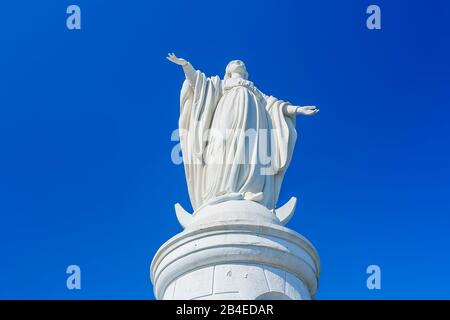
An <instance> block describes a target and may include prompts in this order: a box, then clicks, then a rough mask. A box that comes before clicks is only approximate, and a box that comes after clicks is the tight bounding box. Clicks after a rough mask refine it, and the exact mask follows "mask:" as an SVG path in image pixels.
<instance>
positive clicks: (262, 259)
mask: <svg viewBox="0 0 450 320" xmlns="http://www.w3.org/2000/svg"><path fill="white" fill-rule="evenodd" d="M318 274H319V257H318V255H317V252H316V250H315V249H314V247H313V246H312V244H311V243H310V242H309V241H308V240H306V239H305V238H304V237H302V236H301V235H299V234H298V233H296V232H294V231H292V230H290V229H288V228H286V227H284V226H282V225H281V224H280V223H279V222H277V219H276V216H275V214H274V213H273V212H272V211H270V210H268V209H267V208H265V207H263V206H261V205H259V204H257V203H255V202H252V201H246V200H237V201H227V202H224V203H220V204H216V205H212V206H208V207H205V208H203V209H202V210H201V212H200V211H199V212H197V213H195V214H194V215H193V222H192V223H191V224H190V225H189V227H187V228H186V229H185V230H184V231H183V232H181V233H179V234H178V235H176V236H175V237H173V238H172V239H170V240H169V241H167V242H166V243H165V244H164V245H162V246H161V248H160V249H159V250H158V252H157V254H156V255H155V257H154V259H153V262H152V265H151V280H152V283H153V285H154V293H155V297H156V298H157V299H164V300H167V299H182V300H187V299H232V300H240V299H246V300H255V299H266V300H277V299H295V300H301V299H311V298H312V297H314V294H315V293H316V290H317V281H318Z"/></svg>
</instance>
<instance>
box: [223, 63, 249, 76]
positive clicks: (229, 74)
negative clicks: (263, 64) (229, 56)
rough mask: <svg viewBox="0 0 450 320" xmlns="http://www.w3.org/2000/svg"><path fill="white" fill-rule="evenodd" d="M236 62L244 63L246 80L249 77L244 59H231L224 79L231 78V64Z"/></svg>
mask: <svg viewBox="0 0 450 320" xmlns="http://www.w3.org/2000/svg"><path fill="white" fill-rule="evenodd" d="M236 63H241V64H242V66H243V67H244V70H245V74H244V79H245V80H247V79H248V72H247V68H246V67H245V63H244V62H243V61H241V60H231V61H230V62H228V64H227V67H226V69H225V76H224V78H223V79H224V80H227V79H230V78H231V70H230V69H231V66H232V65H233V64H236Z"/></svg>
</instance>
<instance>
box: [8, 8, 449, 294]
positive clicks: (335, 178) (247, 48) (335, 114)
mask: <svg viewBox="0 0 450 320" xmlns="http://www.w3.org/2000/svg"><path fill="white" fill-rule="evenodd" d="M373 3H374V4H378V5H379V6H380V7H381V10H382V30H380V31H370V30H368V29H367V28H366V27H365V20H366V17H367V15H366V13H365V11H366V8H367V6H368V5H369V4H373ZM69 4H78V5H79V6H80V7H81V10H82V30H81V31H69V30H68V29H67V28H66V23H65V19H66V8H67V6H68V5H69ZM449 25H450V4H449V3H448V1H374V2H368V1H332V0H330V1H324V0H321V1H294V0H292V1H263V0H259V1H242V0H240V1H147V0H140V1H124V0H122V1H103V0H95V1H92V0H89V1H88V0H73V1H70V2H69V1H65V0H60V1H51V0H40V1H2V2H1V3H0V39H1V47H0V48H1V50H0V298H19V299H22V298H38V299H48V298H56V299H80V298H84V299H93V298H102V299H103V298H104V299H110V298H111V299H116V298H117V299H118V298H124V299H129V298H133V299H152V298H153V294H152V286H151V283H150V280H149V264H150V261H151V259H152V257H153V255H154V254H155V252H156V250H157V249H158V247H159V246H160V245H161V244H162V243H163V242H164V241H166V240H167V239H169V238H170V237H171V236H173V235H174V234H176V233H177V232H179V231H181V227H180V226H179V225H178V223H177V220H176V217H175V213H174V210H173V205H174V203H176V202H180V203H182V204H183V205H184V206H185V207H189V200H188V193H187V190H186V184H185V180H184V173H183V168H182V166H176V165H174V164H172V162H171V158H170V152H171V149H172V148H173V146H174V145H175V143H174V142H171V141H170V135H171V133H172V131H173V130H174V129H176V127H177V121H178V111H179V105H178V101H179V90H180V88H181V84H182V80H183V74H182V72H181V70H180V69H178V68H177V67H175V66H174V65H172V64H170V63H169V62H167V61H166V60H165V58H164V57H165V55H166V54H167V52H172V51H173V52H175V53H177V54H178V55H179V56H181V57H185V58H187V59H189V60H190V61H191V62H192V63H193V65H194V66H195V67H197V68H199V69H201V70H203V71H204V72H206V73H207V74H209V75H215V74H219V75H223V73H224V68H225V66H226V63H227V62H228V61H229V60H231V59H236V58H238V59H242V60H244V61H245V62H246V63H247V67H248V70H249V73H250V78H251V80H253V81H254V82H255V84H256V85H257V86H258V87H259V88H260V89H261V90H262V91H263V92H265V93H268V94H272V95H274V96H276V97H279V98H281V99H285V100H289V101H292V102H294V103H296V104H303V105H311V104H314V105H318V106H319V107H320V109H321V113H320V114H319V115H318V116H317V117H314V118H300V119H299V121H298V123H297V129H298V132H299V140H298V141H297V146H296V150H295V154H294V158H293V162H292V164H291V167H290V169H289V171H288V173H287V176H286V179H285V182H284V185H283V188H282V192H281V197H280V203H283V202H284V201H286V200H287V199H289V198H290V197H291V196H294V195H295V196H297V197H298V198H299V200H300V204H299V208H298V211H297V213H296V215H295V216H294V218H293V220H292V221H291V222H290V224H289V227H291V228H292V229H295V230H296V231H298V232H300V233H302V234H303V235H305V236H306V237H307V238H308V239H310V240H311V241H312V242H313V243H314V245H315V246H316V248H317V250H318V252H319V253H320V256H321V261H322V274H321V277H320V288H319V292H318V295H317V298H318V299H333V298H337V299H346V298H356V299H366V298H367V299H379V298H384V299H391V298H414V299H416V298H447V299H448V298H450V291H449V286H450V275H449V272H448V270H449V269H450V250H449V249H450V234H449V228H450V215H449V214H450V126H449V118H450V61H449V59H450V27H449ZM70 264H77V265H79V266H80V267H81V270H82V289H81V290H80V291H69V290H67V289H66V277H67V275H66V273H65V270H66V267H67V266H68V265H70ZM370 264H377V265H379V266H380V267H381V269H382V290H380V291H376V292H375V291H369V290H368V289H367V288H366V277H367V275H366V267H367V266H368V265H370Z"/></svg>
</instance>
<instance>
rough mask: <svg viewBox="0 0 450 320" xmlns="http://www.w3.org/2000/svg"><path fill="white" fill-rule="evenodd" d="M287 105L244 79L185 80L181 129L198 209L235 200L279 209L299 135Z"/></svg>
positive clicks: (189, 180)
mask: <svg viewBox="0 0 450 320" xmlns="http://www.w3.org/2000/svg"><path fill="white" fill-rule="evenodd" d="M287 104H289V103H288V102H284V101H281V100H278V99H276V98H274V97H272V96H266V95H264V94H263V93H261V92H260V91H259V90H258V89H257V88H256V87H255V86H254V85H253V83H252V82H251V81H248V80H244V79H233V78H230V79H226V80H221V79H220V78H219V77H217V76H215V77H211V78H208V77H206V76H205V75H204V74H203V73H202V72H200V71H197V72H196V75H195V84H194V83H190V82H189V81H188V80H185V82H184V83H183V87H182V90H181V97H180V109H181V110H180V119H179V129H180V142H181V150H182V154H183V162H184V168H185V174H186V180H187V184H188V191H189V196H190V199H191V203H192V206H193V208H194V210H197V209H199V208H200V207H202V206H204V205H207V204H212V203H217V202H220V201H227V200H231V199H247V200H252V201H256V202H259V203H261V204H262V205H264V206H266V207H267V208H269V209H274V208H275V206H276V202H277V200H278V195H279V192H280V188H281V183H282V181H283V177H284V174H285V172H286V169H287V167H288V166H289V163H290V160H291V157H292V153H293V149H294V144H295V141H296V137H297V133H296V130H295V116H292V117H291V116H286V115H284V114H283V111H282V110H283V107H285V105H287Z"/></svg>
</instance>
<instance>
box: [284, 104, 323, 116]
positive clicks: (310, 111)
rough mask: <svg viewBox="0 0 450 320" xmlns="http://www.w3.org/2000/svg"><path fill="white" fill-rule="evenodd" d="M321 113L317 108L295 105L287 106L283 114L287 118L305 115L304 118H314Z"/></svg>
mask: <svg viewBox="0 0 450 320" xmlns="http://www.w3.org/2000/svg"><path fill="white" fill-rule="evenodd" d="M318 112H319V109H317V107H315V106H303V107H297V106H293V105H285V106H284V108H283V113H284V115H286V116H296V115H299V114H301V115H304V116H312V115H315V114H316V113H318Z"/></svg>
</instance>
